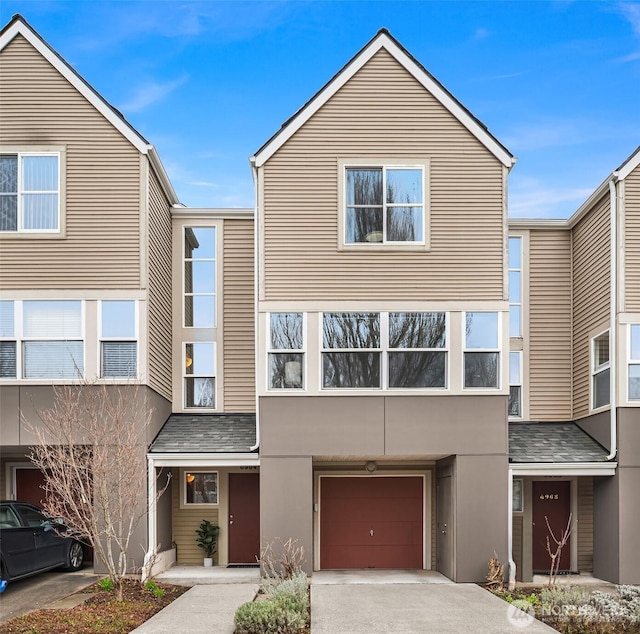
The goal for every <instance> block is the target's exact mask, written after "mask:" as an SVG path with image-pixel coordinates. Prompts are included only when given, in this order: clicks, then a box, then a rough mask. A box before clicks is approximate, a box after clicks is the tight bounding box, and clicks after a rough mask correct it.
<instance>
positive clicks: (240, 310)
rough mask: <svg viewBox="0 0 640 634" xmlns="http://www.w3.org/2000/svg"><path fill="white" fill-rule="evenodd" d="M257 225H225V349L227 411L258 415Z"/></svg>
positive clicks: (230, 222)
mask: <svg viewBox="0 0 640 634" xmlns="http://www.w3.org/2000/svg"><path fill="white" fill-rule="evenodd" d="M253 243H254V236H253V222H252V221H250V220H225V221H224V246H223V255H224V267H223V268H224V270H223V291H222V292H223V302H224V314H223V345H224V407H225V411H227V412H254V411H255V409H256V400H255V391H256V386H255V346H254V337H255V334H254V322H255V315H254V312H255V305H254V274H253V260H254V254H253Z"/></svg>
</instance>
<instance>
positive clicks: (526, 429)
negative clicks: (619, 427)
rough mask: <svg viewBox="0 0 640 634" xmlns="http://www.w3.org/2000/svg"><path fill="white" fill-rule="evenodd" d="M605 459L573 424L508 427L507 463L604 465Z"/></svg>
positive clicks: (604, 453) (603, 451) (603, 452)
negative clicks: (585, 463)
mask: <svg viewBox="0 0 640 634" xmlns="http://www.w3.org/2000/svg"><path fill="white" fill-rule="evenodd" d="M608 455H609V452H608V451H607V450H606V449H605V448H604V447H603V446H602V445H601V444H600V443H598V442H596V441H595V440H594V439H593V438H592V437H591V436H589V434H587V433H586V432H585V431H583V430H582V429H581V428H580V427H579V426H578V425H576V424H575V423H529V422H527V423H509V462H565V463H566V462H603V461H605V460H606V459H607V456H608Z"/></svg>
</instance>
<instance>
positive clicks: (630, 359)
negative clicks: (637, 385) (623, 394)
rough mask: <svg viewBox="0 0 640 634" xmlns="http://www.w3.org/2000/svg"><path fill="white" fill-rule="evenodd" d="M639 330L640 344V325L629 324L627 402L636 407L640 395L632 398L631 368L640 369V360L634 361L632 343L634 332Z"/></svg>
mask: <svg viewBox="0 0 640 634" xmlns="http://www.w3.org/2000/svg"><path fill="white" fill-rule="evenodd" d="M636 328H637V330H638V335H637V336H638V340H639V343H640V323H637V324H629V338H628V339H629V341H628V347H627V402H629V403H633V404H634V405H635V404H636V403H640V395H638V396H634V397H632V396H631V368H632V367H638V368H640V358H638V359H634V358H633V356H632V352H633V348H632V347H631V343H632V341H633V330H634V329H636Z"/></svg>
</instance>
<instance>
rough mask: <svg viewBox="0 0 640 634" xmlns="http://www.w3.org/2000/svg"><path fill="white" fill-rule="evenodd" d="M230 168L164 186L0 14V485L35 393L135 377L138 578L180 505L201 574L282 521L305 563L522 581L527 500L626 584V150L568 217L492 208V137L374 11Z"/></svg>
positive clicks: (34, 485) (90, 92) (637, 276)
mask: <svg viewBox="0 0 640 634" xmlns="http://www.w3.org/2000/svg"><path fill="white" fill-rule="evenodd" d="M250 163H251V169H252V170H253V176H254V179H255V183H256V201H255V209H195V208H188V207H186V206H184V205H182V204H181V203H180V201H179V200H178V198H177V196H176V194H175V192H174V190H173V188H172V186H171V183H170V181H169V179H168V177H167V175H166V172H165V171H164V169H163V167H162V163H161V161H160V159H159V157H158V155H157V152H156V151H155V149H154V147H153V146H152V145H150V144H149V143H148V142H147V141H146V140H145V139H144V138H143V137H142V136H141V135H140V134H139V133H138V132H137V131H135V130H134V129H133V128H132V127H131V126H130V125H129V124H128V123H127V122H126V120H125V119H124V118H123V116H122V115H121V114H120V113H119V112H118V111H117V110H115V109H114V108H113V107H112V106H110V105H109V104H108V102H107V101H105V100H104V99H103V98H102V97H101V96H100V95H99V94H98V93H97V92H96V91H95V89H93V88H92V87H91V86H90V85H89V84H87V83H86V82H85V81H84V80H83V79H82V78H81V77H80V76H79V75H78V74H77V73H76V72H75V71H74V70H73V68H71V66H69V65H68V64H67V63H66V62H65V61H64V60H63V59H62V58H61V57H60V56H59V55H58V54H57V53H56V52H55V51H54V50H53V49H52V48H51V47H50V46H49V45H48V44H47V43H46V42H44V40H42V38H41V37H40V36H39V35H38V34H37V33H36V32H35V31H34V29H33V28H32V27H31V26H30V25H29V24H28V23H27V22H26V21H25V20H24V18H22V17H21V16H15V17H14V18H13V19H12V21H11V22H10V23H9V24H8V25H7V26H6V27H5V28H4V29H3V30H2V32H1V33H0V170H1V172H0V174H1V178H2V191H1V193H0V196H2V206H1V207H0V307H1V309H2V313H1V315H2V318H1V320H0V326H1V328H2V331H1V333H0V334H1V337H2V338H1V341H0V369H1V376H0V450H1V453H0V488H1V489H2V495H3V496H6V497H10V498H20V499H27V500H32V501H35V502H38V501H39V500H40V497H41V491H40V489H39V485H40V484H41V482H42V477H43V476H42V474H40V473H39V472H38V471H37V470H34V469H33V468H31V465H30V463H29V460H28V454H29V447H30V446H31V445H32V444H33V442H34V438H33V436H32V435H31V434H30V432H29V429H30V425H34V424H35V425H37V424H38V411H40V410H42V409H46V408H47V407H50V406H51V404H52V403H53V402H54V399H55V395H54V391H53V386H55V385H58V384H61V383H70V384H74V385H78V390H79V398H82V392H83V390H90V389H93V385H94V384H95V383H97V384H102V383H107V384H108V385H109V387H110V389H114V390H121V391H123V392H125V393H126V391H127V390H131V393H132V394H133V389H134V387H141V388H142V395H143V396H142V398H143V403H142V407H143V408H144V409H145V410H146V411H148V412H152V424H151V426H150V429H149V433H148V437H147V438H145V441H144V443H141V445H140V447H139V456H138V458H139V461H140V469H141V474H146V479H147V489H148V500H150V501H152V500H154V498H155V492H156V486H157V484H156V483H157V476H159V475H160V474H162V475H165V474H167V473H169V474H170V475H171V482H170V486H169V488H168V490H167V491H166V492H165V493H164V494H163V495H162V496H161V497H160V500H159V502H158V503H157V504H154V503H152V502H150V501H148V500H141V504H148V506H149V519H148V524H147V526H145V527H143V530H142V531H141V534H140V535H138V536H136V540H135V543H136V544H138V543H140V544H143V545H144V547H145V549H146V550H153V549H154V548H155V549H157V551H158V553H159V557H158V561H157V566H156V570H159V569H161V568H163V567H167V566H170V565H172V564H174V563H177V564H186V565H197V564H199V563H200V561H201V553H200V552H199V551H198V548H197V546H196V543H195V529H196V528H197V527H198V525H199V524H200V521H201V520H202V519H203V518H207V519H210V520H211V521H213V522H216V523H218V524H219V525H220V527H221V532H220V544H219V549H218V554H217V561H216V563H217V564H218V565H246V564H251V563H255V560H256V555H258V553H259V549H260V543H261V541H262V540H271V539H274V538H282V539H286V538H288V537H292V538H294V539H297V540H298V542H299V544H300V545H302V546H303V547H304V549H305V552H306V555H307V564H306V566H307V570H308V572H310V573H312V572H313V571H314V570H320V569H336V568H337V569H353V568H356V569H358V568H417V569H423V568H424V569H434V570H439V571H440V572H442V573H443V574H445V575H446V576H448V577H450V578H452V579H454V580H456V581H482V580H483V579H484V577H485V575H486V565H487V561H488V559H489V558H490V557H492V556H493V554H494V553H496V554H497V555H498V557H499V558H500V559H501V560H502V561H503V562H510V566H509V574H510V577H512V578H516V577H517V578H518V579H521V580H528V579H530V578H531V577H532V575H533V574H534V572H537V571H541V570H545V569H548V556H547V558H546V559H545V556H544V555H545V553H544V552H541V548H542V547H541V544H544V542H545V540H546V534H547V533H546V532H545V531H546V524H545V521H544V517H545V516H546V517H548V518H549V521H550V523H551V525H552V527H553V528H554V530H556V531H557V530H558V527H564V526H565V525H566V524H567V521H568V520H569V517H571V525H572V527H573V533H572V535H571V541H570V545H569V547H568V548H567V549H566V552H565V554H564V556H563V561H562V565H561V568H562V569H563V570H565V571H579V572H589V573H593V574H594V575H595V576H598V577H600V578H603V579H607V580H611V581H618V582H629V583H631V582H636V583H637V582H640V578H639V577H638V572H637V571H638V570H640V560H638V558H639V557H640V555H639V553H640V549H639V548H638V542H637V534H636V533H637V531H636V530H635V527H636V526H637V525H638V521H640V517H639V514H640V510H638V509H639V508H640V505H638V501H639V500H638V493H637V491H638V490H640V489H639V486H640V432H639V431H638V430H640V408H639V406H640V392H639V390H640V387H639V385H640V349H639V346H640V283H639V282H640V166H639V164H640V150H638V151H636V152H635V153H634V154H633V155H632V156H631V157H630V158H629V159H628V160H627V161H626V162H625V163H624V164H623V165H622V166H621V167H620V168H619V169H618V170H616V171H615V172H613V173H612V174H611V176H610V177H608V178H607V179H606V180H605V181H604V183H603V184H602V186H600V187H599V188H598V189H597V190H596V192H595V193H594V194H593V195H592V196H591V197H590V199H589V200H588V201H587V202H586V203H585V204H584V205H583V206H582V207H581V208H580V209H579V210H578V211H577V212H576V213H575V214H574V216H573V217H572V218H571V219H569V220H568V221H542V220H530V221H526V220H509V219H508V204H507V183H508V174H509V171H510V169H511V167H512V166H513V164H514V159H513V157H512V155H511V154H510V152H509V151H508V150H507V149H506V148H505V147H504V146H503V145H502V144H501V143H500V142H499V141H498V140H497V139H496V138H495V137H494V136H493V135H492V134H491V133H490V132H489V130H488V129H487V128H486V126H485V125H484V124H482V123H481V122H480V121H479V120H478V119H477V118H475V117H474V116H473V114H472V113H470V112H469V111H468V110H467V109H466V108H465V107H464V106H463V105H462V104H461V103H460V102H459V101H458V100H456V98H455V97H454V96H453V95H451V93H449V92H448V91H447V90H446V89H445V88H444V86H442V84H440V83H439V82H438V80H437V79H435V78H434V77H433V76H432V75H431V74H430V73H429V72H428V71H427V70H426V69H425V68H424V67H423V66H422V65H421V64H420V63H419V62H418V61H417V60H416V59H415V58H413V57H412V56H411V54H410V53H409V52H408V51H406V50H405V49H404V48H403V47H402V45H401V44H400V43H399V42H398V41H397V40H395V39H394V38H393V37H392V36H391V34H389V33H388V32H387V31H386V30H381V31H380V32H378V34H376V36H375V37H374V38H373V39H372V40H371V41H370V42H369V43H368V44H366V45H365V47H364V48H363V49H361V50H360V51H359V52H358V53H357V54H356V56H355V57H354V58H353V59H352V60H351V61H349V62H348V63H347V64H346V66H345V67H343V68H342V69H341V70H340V71H339V72H338V73H337V74H336V75H335V76H334V77H333V78H332V79H331V80H330V81H329V82H328V83H327V84H326V85H325V86H324V87H322V88H321V89H320V90H319V91H318V93H316V94H315V95H314V96H313V97H312V98H311V99H310V100H309V101H308V102H307V103H306V104H305V105H304V106H303V107H302V108H301V109H300V110H299V111H298V112H297V113H295V115H294V116H293V117H292V118H291V119H289V120H288V121H287V122H286V123H285V125H283V126H282V128H280V129H279V130H278V131H277V132H276V134H274V136H273V137H272V138H271V139H269V140H268V141H267V142H266V143H265V144H264V145H263V146H262V147H260V149H259V150H258V151H257V152H256V153H255V154H254V155H253V156H252V157H251V159H250ZM134 384H135V385H134ZM136 393H137V394H139V393H140V392H139V391H137V392H136ZM132 424H136V421H135V420H132ZM141 477H145V476H144V475H143V476H141ZM131 557H132V559H134V560H135V562H136V564H137V565H141V563H142V561H141V553H140V552H137V553H131Z"/></svg>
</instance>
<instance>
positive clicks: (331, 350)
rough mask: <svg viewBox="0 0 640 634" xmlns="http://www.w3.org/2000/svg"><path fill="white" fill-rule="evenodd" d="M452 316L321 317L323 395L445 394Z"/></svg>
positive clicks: (373, 314) (343, 314) (360, 314)
mask: <svg viewBox="0 0 640 634" xmlns="http://www.w3.org/2000/svg"><path fill="white" fill-rule="evenodd" d="M447 324H448V319H447V314H446V313H444V312H383V313H378V312H358V313H346V312H341V313H333V312H332V313H324V314H323V315H322V352H321V357H322V387H323V388H324V389H340V388H352V389H353V388H356V389H379V388H385V389H412V388H441V389H442V388H446V387H447V376H448V347H447V346H448V337H447V329H448V328H447Z"/></svg>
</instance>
